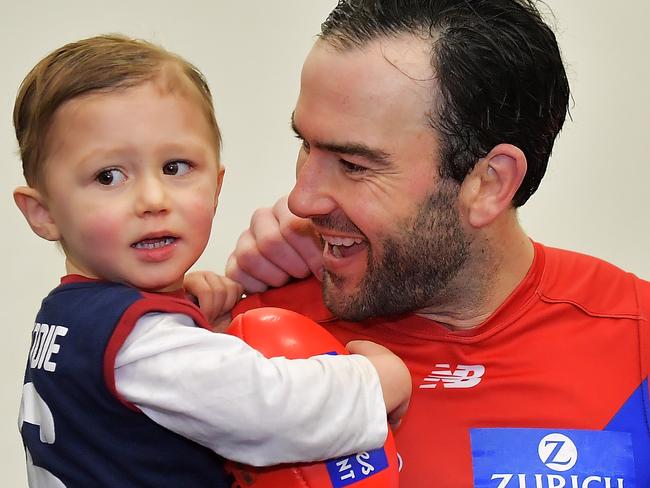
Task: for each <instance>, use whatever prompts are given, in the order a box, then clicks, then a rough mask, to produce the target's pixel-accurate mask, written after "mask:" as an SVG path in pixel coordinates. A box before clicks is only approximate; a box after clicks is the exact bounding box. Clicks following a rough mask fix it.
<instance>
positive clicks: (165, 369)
mask: <svg viewBox="0 0 650 488" xmlns="http://www.w3.org/2000/svg"><path fill="white" fill-rule="evenodd" d="M393 358H394V359H393ZM393 358H391V360H389V363H390V361H393V366H391V369H394V368H400V367H402V368H404V371H406V368H405V366H404V365H403V363H401V361H399V360H398V359H397V357H395V356H393ZM384 359H385V358H384ZM389 363H386V364H389ZM380 367H381V366H380ZM406 375H407V376H408V372H406ZM115 380H116V387H117V391H118V393H119V394H120V395H121V396H122V397H123V398H124V399H125V400H126V401H128V402H131V403H133V404H135V405H136V406H138V407H139V408H140V409H141V410H142V411H143V412H144V413H145V414H146V415H148V416H149V417H150V418H152V419H153V420H154V421H156V422H157V423H159V424H161V425H163V426H164V427H166V428H168V429H170V430H172V431H175V432H177V433H179V434H181V435H183V436H185V437H188V438H190V439H192V440H194V441H196V442H198V443H200V444H203V445H205V446H207V447H209V448H211V449H213V450H214V451H216V452H217V453H219V454H221V455H223V456H224V457H227V458H230V459H233V460H237V461H241V462H245V463H247V464H253V465H271V464H277V463H283V462H300V461H312V460H320V459H326V458H331V457H335V456H339V455H343V454H346V453H350V452H355V451H362V450H367V449H371V448H375V447H379V446H380V445H381V444H382V443H383V441H384V439H385V437H386V433H387V428H386V410H385V406H384V401H383V397H382V387H381V384H380V380H379V377H378V374H377V370H376V369H375V368H374V367H373V366H372V364H371V362H370V361H369V360H368V359H366V358H365V357H363V356H358V355H353V356H318V357H316V358H313V359H308V360H292V361H290V360H287V359H284V358H273V359H266V358H264V357H263V356H262V355H261V354H259V353H258V352H257V351H255V350H254V349H252V348H250V347H249V346H247V345H246V344H245V343H243V342H242V341H241V340H239V339H237V338H235V337H232V336H228V335H225V334H213V333H210V332H208V331H205V330H203V329H200V328H197V327H195V326H194V323H193V321H192V320H191V319H190V318H189V317H187V316H184V315H180V314H147V315H145V316H143V317H142V318H141V319H140V320H139V321H138V324H137V325H136V326H135V328H134V330H133V332H132V334H131V335H130V336H129V338H128V339H127V340H126V342H125V343H124V345H123V347H122V349H121V350H120V352H119V353H118V356H117V359H116V364H115ZM408 381H409V385H410V378H409V380H408Z"/></svg>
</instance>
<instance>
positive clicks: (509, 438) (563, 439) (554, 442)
mask: <svg viewBox="0 0 650 488" xmlns="http://www.w3.org/2000/svg"><path fill="white" fill-rule="evenodd" d="M470 436H471V442H472V460H473V465H474V486H475V487H476V488H488V487H490V488H585V487H588V488H634V487H635V486H637V485H636V480H635V471H634V453H633V449H632V437H631V435H630V433H628V432H607V431H590V430H555V429H554V430H549V429H512V428H508V429H471V430H470Z"/></svg>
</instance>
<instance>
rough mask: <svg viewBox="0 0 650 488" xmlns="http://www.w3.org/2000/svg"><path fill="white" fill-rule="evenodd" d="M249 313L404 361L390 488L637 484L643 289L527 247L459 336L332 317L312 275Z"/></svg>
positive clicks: (646, 457)
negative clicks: (374, 345) (284, 311)
mask: <svg viewBox="0 0 650 488" xmlns="http://www.w3.org/2000/svg"><path fill="white" fill-rule="evenodd" d="M262 306H274V307H283V308H288V309H292V310H295V311H297V312H300V313H302V314H304V315H307V316H309V317H311V318H312V319H314V320H316V321H317V322H319V323H321V324H323V325H324V326H325V327H327V328H328V329H329V330H330V331H331V332H333V333H334V334H335V335H336V336H337V337H338V338H339V339H340V340H341V341H342V342H344V343H345V342H347V341H350V340H352V339H368V340H372V341H375V342H378V343H380V344H383V345H385V346H386V347H388V348H389V349H391V350H392V351H393V352H395V353H396V354H397V355H398V356H400V357H401V358H402V359H403V360H404V361H405V363H406V364H407V366H408V367H409V370H410V371H411V375H412V379H413V396H412V398H411V403H410V406H409V410H408V413H407V415H406V417H405V418H404V420H403V422H402V424H401V426H400V427H399V429H398V430H397V432H396V433H395V434H396V435H395V438H396V442H397V449H398V452H399V454H400V461H401V471H400V483H401V486H404V487H407V488H412V487H439V488H464V487H471V486H477V487H495V488H510V487H512V488H547V487H548V488H550V487H555V488H561V487H566V488H600V487H603V488H605V487H607V488H629V487H639V488H647V487H650V396H649V393H648V370H649V368H650V331H649V330H648V327H650V324H649V323H648V322H649V319H648V316H649V315H650V282H647V281H644V280H641V279H639V278H637V277H636V276H634V275H632V274H629V273H626V272H624V271H622V270H620V269H618V268H616V267H615V266H612V265H611V264H608V263H606V262H604V261H601V260H599V259H596V258H593V257H589V256H585V255H582V254H578V253H573V252H569V251H563V250H559V249H553V248H549V247H545V246H542V245H541V244H538V243H535V258H534V261H533V264H532V266H531V268H530V270H529V272H528V274H527V275H526V277H525V278H524V280H523V281H522V282H521V283H520V284H519V286H518V287H517V288H516V289H515V290H514V291H513V292H512V294H511V295H510V296H509V297H508V298H507V300H506V301H505V302H504V303H503V304H502V305H501V306H500V307H499V308H498V309H497V310H496V311H495V312H494V313H493V314H492V315H491V316H490V317H489V318H488V319H487V320H486V321H485V322H484V323H483V324H482V325H480V326H479V327H476V328H474V329H471V330H466V331H450V330H449V329H447V328H446V327H444V326H442V325H441V324H438V323H437V322H434V321H431V320H427V319H425V318H422V317H419V316H417V315H413V314H408V315H404V316H399V317H390V318H374V319H369V320H366V321H363V322H360V323H351V322H345V321H341V320H338V319H336V318H335V317H334V316H333V315H332V314H331V313H330V312H329V311H328V310H327V309H326V308H325V306H324V305H323V301H322V298H321V286H320V283H319V282H318V281H316V280H315V279H313V278H312V279H308V280H303V281H299V282H295V283H292V284H290V285H287V286H285V287H282V288H278V289H274V290H270V291H268V292H266V293H263V294H259V295H253V296H250V297H248V298H247V299H245V300H244V301H242V302H240V303H239V304H238V306H237V307H236V308H235V310H234V313H239V312H243V311H245V310H248V309H251V308H257V307H262Z"/></svg>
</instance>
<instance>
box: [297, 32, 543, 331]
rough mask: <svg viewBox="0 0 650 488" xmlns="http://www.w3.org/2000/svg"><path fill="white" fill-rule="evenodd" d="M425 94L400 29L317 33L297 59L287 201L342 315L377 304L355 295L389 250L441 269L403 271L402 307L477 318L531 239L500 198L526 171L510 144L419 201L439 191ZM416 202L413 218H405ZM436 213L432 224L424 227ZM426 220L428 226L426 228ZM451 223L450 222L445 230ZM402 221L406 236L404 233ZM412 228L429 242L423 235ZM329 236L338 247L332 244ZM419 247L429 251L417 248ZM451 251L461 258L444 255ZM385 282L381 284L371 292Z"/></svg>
mask: <svg viewBox="0 0 650 488" xmlns="http://www.w3.org/2000/svg"><path fill="white" fill-rule="evenodd" d="M435 95H436V87H435V80H434V73H433V70H432V68H431V67H430V55H429V53H428V48H427V44H426V42H424V41H422V40H420V39H417V38H415V37H412V36H409V35H403V36H399V37H396V38H390V39H379V40H375V41H372V42H370V43H368V44H367V45H365V46H363V47H361V48H353V49H349V50H345V51H337V50H335V49H334V48H333V47H332V46H330V45H329V44H327V43H326V42H324V41H318V42H317V43H316V44H315V46H314V48H313V49H312V51H311V52H310V54H309V55H308V57H307V59H306V61H305V65H304V68H303V73H302V81H301V91H300V96H299V98H298V102H297V104H296V108H295V112H294V116H293V123H294V128H295V130H296V132H297V134H298V135H299V137H300V138H301V139H302V140H303V146H302V148H301V150H300V154H299V156H298V161H297V179H296V184H295V187H294V189H293V191H292V192H291V194H290V195H289V201H288V205H289V209H290V210H291V211H292V212H293V213H294V214H296V215H297V216H299V217H303V218H308V219H310V220H311V222H312V224H313V225H314V228H315V230H316V232H317V233H318V234H320V236H321V237H322V238H323V239H324V241H325V243H326V244H325V245H324V247H323V252H322V255H323V266H324V269H325V277H324V296H325V300H326V303H327V304H328V306H329V307H330V308H331V309H332V310H333V312H334V313H335V314H337V315H341V316H343V317H344V318H345V317H346V316H347V317H350V318H353V319H358V318H363V317H367V316H373V315H379V314H382V313H385V312H386V311H385V310H383V309H381V308H379V309H377V308H376V309H372V307H370V308H368V306H367V301H364V297H367V296H369V295H371V294H373V293H377V292H378V290H379V291H382V284H381V283H382V278H385V277H386V276H387V273H390V268H385V269H384V271H383V273H384V274H383V275H382V274H379V271H378V270H379V269H380V268H381V264H382V263H384V264H385V263H386V262H387V261H388V260H394V258H395V253H394V252H393V251H395V249H398V250H399V252H401V253H402V255H401V256H400V257H403V258H404V259H405V262H408V261H409V260H410V261H411V263H410V265H411V266H412V268H413V269H416V268H417V265H418V264H420V265H427V266H428V267H430V268H432V269H443V268H445V266H446V267H447V268H449V269H447V270H446V271H445V273H443V274H444V276H443V277H442V278H443V279H441V280H439V283H437V284H435V286H432V287H429V288H428V289H427V290H426V293H427V296H423V294H422V290H421V289H420V285H422V283H418V282H413V280H412V279H411V277H410V276H409V274H408V273H407V274H405V278H404V280H407V279H408V280H409V281H403V285H406V286H402V288H405V289H407V292H406V293H403V294H402V297H400V300H402V299H403V297H405V296H406V297H407V298H409V299H410V302H408V303H406V304H405V305H403V306H402V309H403V310H404V311H415V312H416V313H417V314H419V315H422V316H425V317H427V318H430V319H433V320H436V321H439V322H441V323H443V324H445V325H447V326H448V327H449V328H452V329H461V328H469V327H475V326H477V325H479V324H480V323H481V322H482V321H483V320H485V319H486V318H487V317H488V316H489V315H490V313H492V312H493V311H494V310H495V309H496V308H497V307H498V306H499V304H500V303H502V302H503V300H505V298H506V297H507V296H508V295H509V294H510V293H511V292H512V290H513V289H514V288H515V287H516V285H517V284H518V283H519V282H520V281H521V279H522V278H523V277H524V276H525V274H526V272H527V271H528V269H529V267H530V264H531V263H532V258H533V247H532V243H531V242H530V240H529V239H528V238H527V237H526V235H525V233H524V232H523V230H522V229H521V227H520V226H519V224H518V222H517V218H516V213H515V210H514V208H513V207H512V205H511V203H510V202H511V200H512V196H513V195H514V193H515V191H516V189H517V188H518V186H519V184H520V183H521V180H522V179H523V176H524V174H525V170H526V160H525V157H524V155H523V153H522V152H521V151H520V150H519V149H518V148H516V147H514V146H512V145H508V144H500V145H498V146H496V147H495V148H494V149H493V150H492V151H491V152H490V153H489V154H488V155H486V157H485V158H482V159H481V160H479V161H478V162H477V164H476V166H475V168H474V170H473V171H472V172H471V173H470V174H469V175H468V176H467V177H466V178H465V180H464V181H463V182H462V184H460V185H459V186H458V188H456V189H455V190H453V191H452V200H453V201H452V202H451V203H449V202H447V203H444V204H438V205H433V206H429V208H426V203H427V202H428V201H430V199H431V198H432V197H434V196H435V195H437V194H439V193H440V192H441V191H443V190H444V191H445V192H447V193H448V190H449V188H448V187H449V182H448V181H447V180H442V179H441V178H440V176H439V173H438V167H439V156H438V149H439V143H438V139H437V135H436V133H435V132H434V130H433V129H432V128H431V127H430V125H429V124H428V123H427V119H428V117H429V116H430V113H429V111H430V107H432V106H433V104H434V101H435ZM454 192H455V195H454V194H453V193H454ZM423 209H424V210H423ZM423 211H424V213H425V215H424V220H423V222H424V224H422V222H420V223H418V222H417V221H416V220H417V218H416V217H415V216H417V215H418V214H422V212H423ZM443 217H444V218H443ZM436 219H437V220H438V221H439V222H442V223H440V225H439V226H438V227H436V226H431V225H430V224H431V222H435V221H436ZM427 224H429V227H432V228H433V229H434V231H433V232H432V231H430V232H429V233H428V234H427V233H426V232H424V229H425V228H426V225H427ZM452 228H453V229H456V231H457V232H455V234H454V235H453V236H451V235H445V232H447V231H449V230H450V229H452ZM407 230H410V231H412V230H415V231H416V235H417V239H414V240H413V239H412V240H410V241H409V238H408V234H409V232H407ZM441 231H442V232H441ZM422 239H428V240H429V241H433V242H428V243H426V244H427V246H424V245H423V244H422ZM436 241H437V242H436ZM337 243H338V244H345V245H344V246H342V247H341V248H340V249H345V248H347V249H345V250H339V251H337V250H336V249H335V248H336V246H335V244H337ZM352 243H353V245H351V246H348V245H349V244H352ZM432 244H433V245H432ZM442 244H444V245H442ZM400 245H402V249H401V250H400ZM419 247H428V248H429V250H428V251H425V254H424V255H423V254H422V252H416V250H417V248H419ZM445 249H448V250H449V252H448V253H446V255H445V253H444V250H445ZM459 251H462V252H464V253H465V254H466V255H465V256H464V258H463V259H460V260H457V261H456V262H454V263H451V265H449V263H448V262H446V261H447V260H448V258H449V256H451V255H454V254H455V253H457V252H459ZM389 258H390V259H389ZM370 282H374V283H375V285H373V286H369V283H370ZM394 289H395V287H394V286H393V287H392V288H391V286H384V289H383V291H385V292H386V293H385V294H384V295H385V296H383V298H381V299H380V301H382V300H383V301H385V300H386V299H388V298H389V297H390V296H391V293H392V292H393V291H394ZM409 295H410V296H409ZM360 304H361V305H363V306H366V309H365V310H359V309H360V308H361V306H360Z"/></svg>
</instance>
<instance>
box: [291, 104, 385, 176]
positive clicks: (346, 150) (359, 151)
mask: <svg viewBox="0 0 650 488" xmlns="http://www.w3.org/2000/svg"><path fill="white" fill-rule="evenodd" d="M293 116H294V114H293V113H292V114H291V129H292V130H293V131H294V132H295V133H296V136H297V137H298V138H299V139H302V140H304V137H303V136H302V134H301V133H300V131H299V130H298V127H297V126H296V123H295V121H294V117H293ZM310 145H311V146H313V147H317V148H318V149H323V150H325V151H329V152H334V153H340V154H349V155H351V156H361V157H362V158H365V159H367V160H369V161H373V162H375V163H380V164H388V163H390V161H391V158H390V155H389V154H388V153H387V152H385V151H382V150H380V149H374V148H371V147H368V146H366V145H365V144H356V143H349V144H346V143H343V144H337V143H333V142H319V141H315V142H310Z"/></svg>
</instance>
